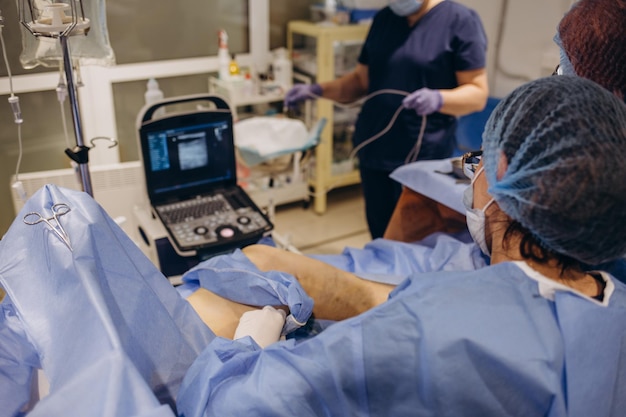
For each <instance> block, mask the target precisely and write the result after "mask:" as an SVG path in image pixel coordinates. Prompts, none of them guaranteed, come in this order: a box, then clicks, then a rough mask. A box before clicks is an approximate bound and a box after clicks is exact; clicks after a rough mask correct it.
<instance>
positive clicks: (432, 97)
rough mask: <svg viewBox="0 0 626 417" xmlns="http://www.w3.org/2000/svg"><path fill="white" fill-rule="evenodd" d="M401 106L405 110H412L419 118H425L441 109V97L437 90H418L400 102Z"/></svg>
mask: <svg viewBox="0 0 626 417" xmlns="http://www.w3.org/2000/svg"><path fill="white" fill-rule="evenodd" d="M402 105H403V106H404V108H406V109H413V110H415V112H416V113H417V114H419V115H420V116H425V115H428V114H431V113H434V112H436V111H439V110H440V109H441V107H443V97H442V96H441V93H440V92H439V91H438V90H431V89H429V88H420V89H419V90H416V91H413V92H412V93H411V94H409V95H408V96H406V97H405V98H404V100H402Z"/></svg>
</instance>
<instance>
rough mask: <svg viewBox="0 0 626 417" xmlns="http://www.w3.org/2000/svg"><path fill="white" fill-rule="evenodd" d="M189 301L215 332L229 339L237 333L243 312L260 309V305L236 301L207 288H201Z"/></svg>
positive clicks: (188, 298)
mask: <svg viewBox="0 0 626 417" xmlns="http://www.w3.org/2000/svg"><path fill="white" fill-rule="evenodd" d="M187 301H188V302H189V304H191V306H192V307H193V309H194V310H195V311H196V313H198V315H199V316H200V318H201V319H202V321H203V322H204V324H206V325H207V326H209V328H210V329H211V330H212V331H213V333H215V334H216V335H217V336H221V337H226V338H228V339H232V338H233V336H234V335H235V329H237V326H238V325H239V318H240V317H241V315H242V314H243V313H245V312H246V311H250V310H258V307H254V306H249V305H245V304H239V303H236V302H234V301H231V300H228V299H226V298H224V297H220V296H219V295H217V294H215V293H213V292H211V291H209V290H207V289H205V288H199V289H198V290H197V291H195V292H194V293H193V294H191V295H190V296H189V297H187Z"/></svg>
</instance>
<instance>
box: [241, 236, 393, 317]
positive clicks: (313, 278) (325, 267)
mask: <svg viewBox="0 0 626 417" xmlns="http://www.w3.org/2000/svg"><path fill="white" fill-rule="evenodd" d="M243 253H244V254H245V255H246V256H247V257H248V258H249V259H250V261H251V262H252V263H254V264H255V265H256V266H257V268H259V269H260V270H261V271H271V270H274V271H282V272H287V273H289V274H291V275H293V276H295V277H296V278H297V279H298V281H299V282H300V284H301V285H302V287H303V288H304V290H305V291H306V292H307V294H308V295H309V296H310V297H311V298H313V300H314V301H315V304H314V308H313V313H314V314H315V316H316V317H317V318H320V319H328V320H343V319H346V318H349V317H353V316H356V315H358V314H360V313H362V312H364V311H367V310H369V309H370V308H372V307H374V306H377V305H378V304H381V303H383V302H385V301H386V300H387V298H388V296H389V293H390V292H391V290H393V288H394V286H392V285H387V284H380V283H377V282H372V281H368V280H364V279H361V278H359V277H357V276H356V275H354V274H352V273H349V272H346V271H343V270H341V269H338V268H335V267H333V266H331V265H329V264H326V263H324V262H322V261H318V260H316V259H312V258H309V257H307V256H304V255H300V254H296V253H293V252H287V251H284V250H282V249H277V248H274V247H271V246H266V245H251V246H247V247H246V248H244V249H243Z"/></svg>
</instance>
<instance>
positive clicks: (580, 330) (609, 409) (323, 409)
mask: <svg viewBox="0 0 626 417" xmlns="http://www.w3.org/2000/svg"><path fill="white" fill-rule="evenodd" d="M483 138H484V140H483V155H482V160H481V162H480V163H479V164H478V166H477V170H476V171H475V172H474V178H473V180H472V185H471V191H468V193H467V195H466V203H467V205H468V211H473V212H475V214H476V216H474V220H473V221H474V223H475V224H476V225H478V227H473V236H474V237H475V238H476V239H477V240H478V241H479V242H484V243H483V244H481V246H482V247H483V248H484V250H485V251H487V252H489V253H490V254H491V256H492V265H491V266H488V267H485V268H482V269H478V270H474V271H465V272H437V273H430V274H421V275H414V276H412V277H410V278H409V279H407V280H405V281H404V282H403V283H401V284H400V285H399V286H397V287H396V288H395V289H394V290H393V291H392V292H391V293H390V294H389V298H388V300H387V301H384V302H382V303H380V304H379V305H377V306H375V307H373V308H370V309H365V310H366V311H364V312H363V313H361V314H359V315H356V316H354V317H352V318H349V319H347V320H344V321H340V322H337V323H335V324H332V325H331V326H330V327H328V328H327V329H326V330H324V331H323V332H321V333H320V334H318V335H317V336H315V337H312V338H309V339H307V340H304V341H299V342H296V341H294V340H289V341H285V342H278V343H275V344H272V345H270V346H268V347H266V348H264V349H261V348H260V347H259V346H258V345H256V344H255V343H254V342H253V341H252V340H251V339H241V340H238V341H231V340H226V339H220V338H218V339H215V340H214V341H213V342H212V343H211V344H210V345H209V347H208V348H207V349H206V350H205V351H204V352H203V353H202V354H201V356H200V357H199V358H198V359H197V360H196V361H195V362H194V364H193V365H192V367H191V368H190V370H189V371H188V372H187V374H186V376H185V379H184V381H183V384H182V386H181V390H180V393H179V397H178V404H177V405H178V410H179V413H181V415H185V416H186V417H194V416H204V415H220V416H227V415H233V416H234V415H274V416H293V415H297V416H322V415H325V416H331V415H332V416H349V415H350V416H352V415H354V416H357V415H358V416H455V417H458V416H481V417H488V416H498V417H500V416H552V417H555V416H571V417H578V416H579V417H589V416H594V417H606V416H611V417H618V416H623V415H624V410H626V395H624V387H625V386H626V343H625V342H624V341H625V340H626V287H625V286H624V284H622V283H620V282H618V281H616V279H615V278H614V277H613V276H612V275H611V274H609V273H607V272H606V271H602V270H596V271H591V272H586V269H585V268H586V266H587V265H588V264H595V263H600V262H604V261H608V260H612V259H616V258H618V257H620V256H623V255H624V253H625V252H626V197H625V196H626V181H624V178H626V164H625V163H624V161H625V160H626V106H624V104H623V102H622V101H621V100H620V99H618V98H617V97H616V96H615V95H613V94H611V93H609V92H608V91H606V90H605V89H603V88H601V87H600V86H598V85H597V84H595V83H593V82H591V81H589V80H586V79H583V78H580V77H570V76H562V77H548V78H542V79H539V80H535V81H532V82H530V83H527V84H525V85H523V86H521V87H519V88H517V89H516V90H514V91H513V92H512V93H511V94H510V95H509V96H508V97H506V98H504V99H503V100H502V101H501V102H500V104H499V105H498V106H497V107H496V109H495V111H494V112H493V114H492V115H491V117H490V119H489V121H488V123H487V126H486V129H485V134H484V137H483ZM479 212H480V213H479ZM301 284H302V285H303V287H304V288H305V290H307V291H309V288H310V287H311V285H310V284H311V283H309V282H306V280H302V281H301ZM330 284H332V285H327V286H326V291H327V294H323V292H318V293H317V294H316V295H315V296H313V298H314V300H315V303H316V305H317V304H324V303H335V304H337V305H341V303H342V299H343V297H351V296H352V295H353V294H354V292H351V291H344V289H343V287H342V283H341V282H340V278H339V277H335V278H334V281H333V282H331V283H330ZM340 288H341V289H342V290H341V291H340V290H338V289H340ZM317 290H319V288H317V289H316V291H317ZM321 318H324V317H321Z"/></svg>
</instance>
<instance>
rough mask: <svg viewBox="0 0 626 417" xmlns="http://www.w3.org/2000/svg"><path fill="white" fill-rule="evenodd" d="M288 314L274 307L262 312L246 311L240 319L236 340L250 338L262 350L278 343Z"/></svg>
mask: <svg viewBox="0 0 626 417" xmlns="http://www.w3.org/2000/svg"><path fill="white" fill-rule="evenodd" d="M285 317H286V314H285V312H284V311H283V310H277V309H275V308H274V307H272V306H265V307H263V309H261V310H252V311H246V312H245V313H243V314H242V316H241V318H240V319H239V326H237V329H236V330H235V337H234V339H241V338H242V337H245V336H250V337H252V339H254V341H255V342H256V343H257V344H258V345H259V346H261V347H262V348H264V347H266V346H268V345H271V344H272V343H274V342H278V339H280V332H281V330H282V329H283V325H284V324H285Z"/></svg>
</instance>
